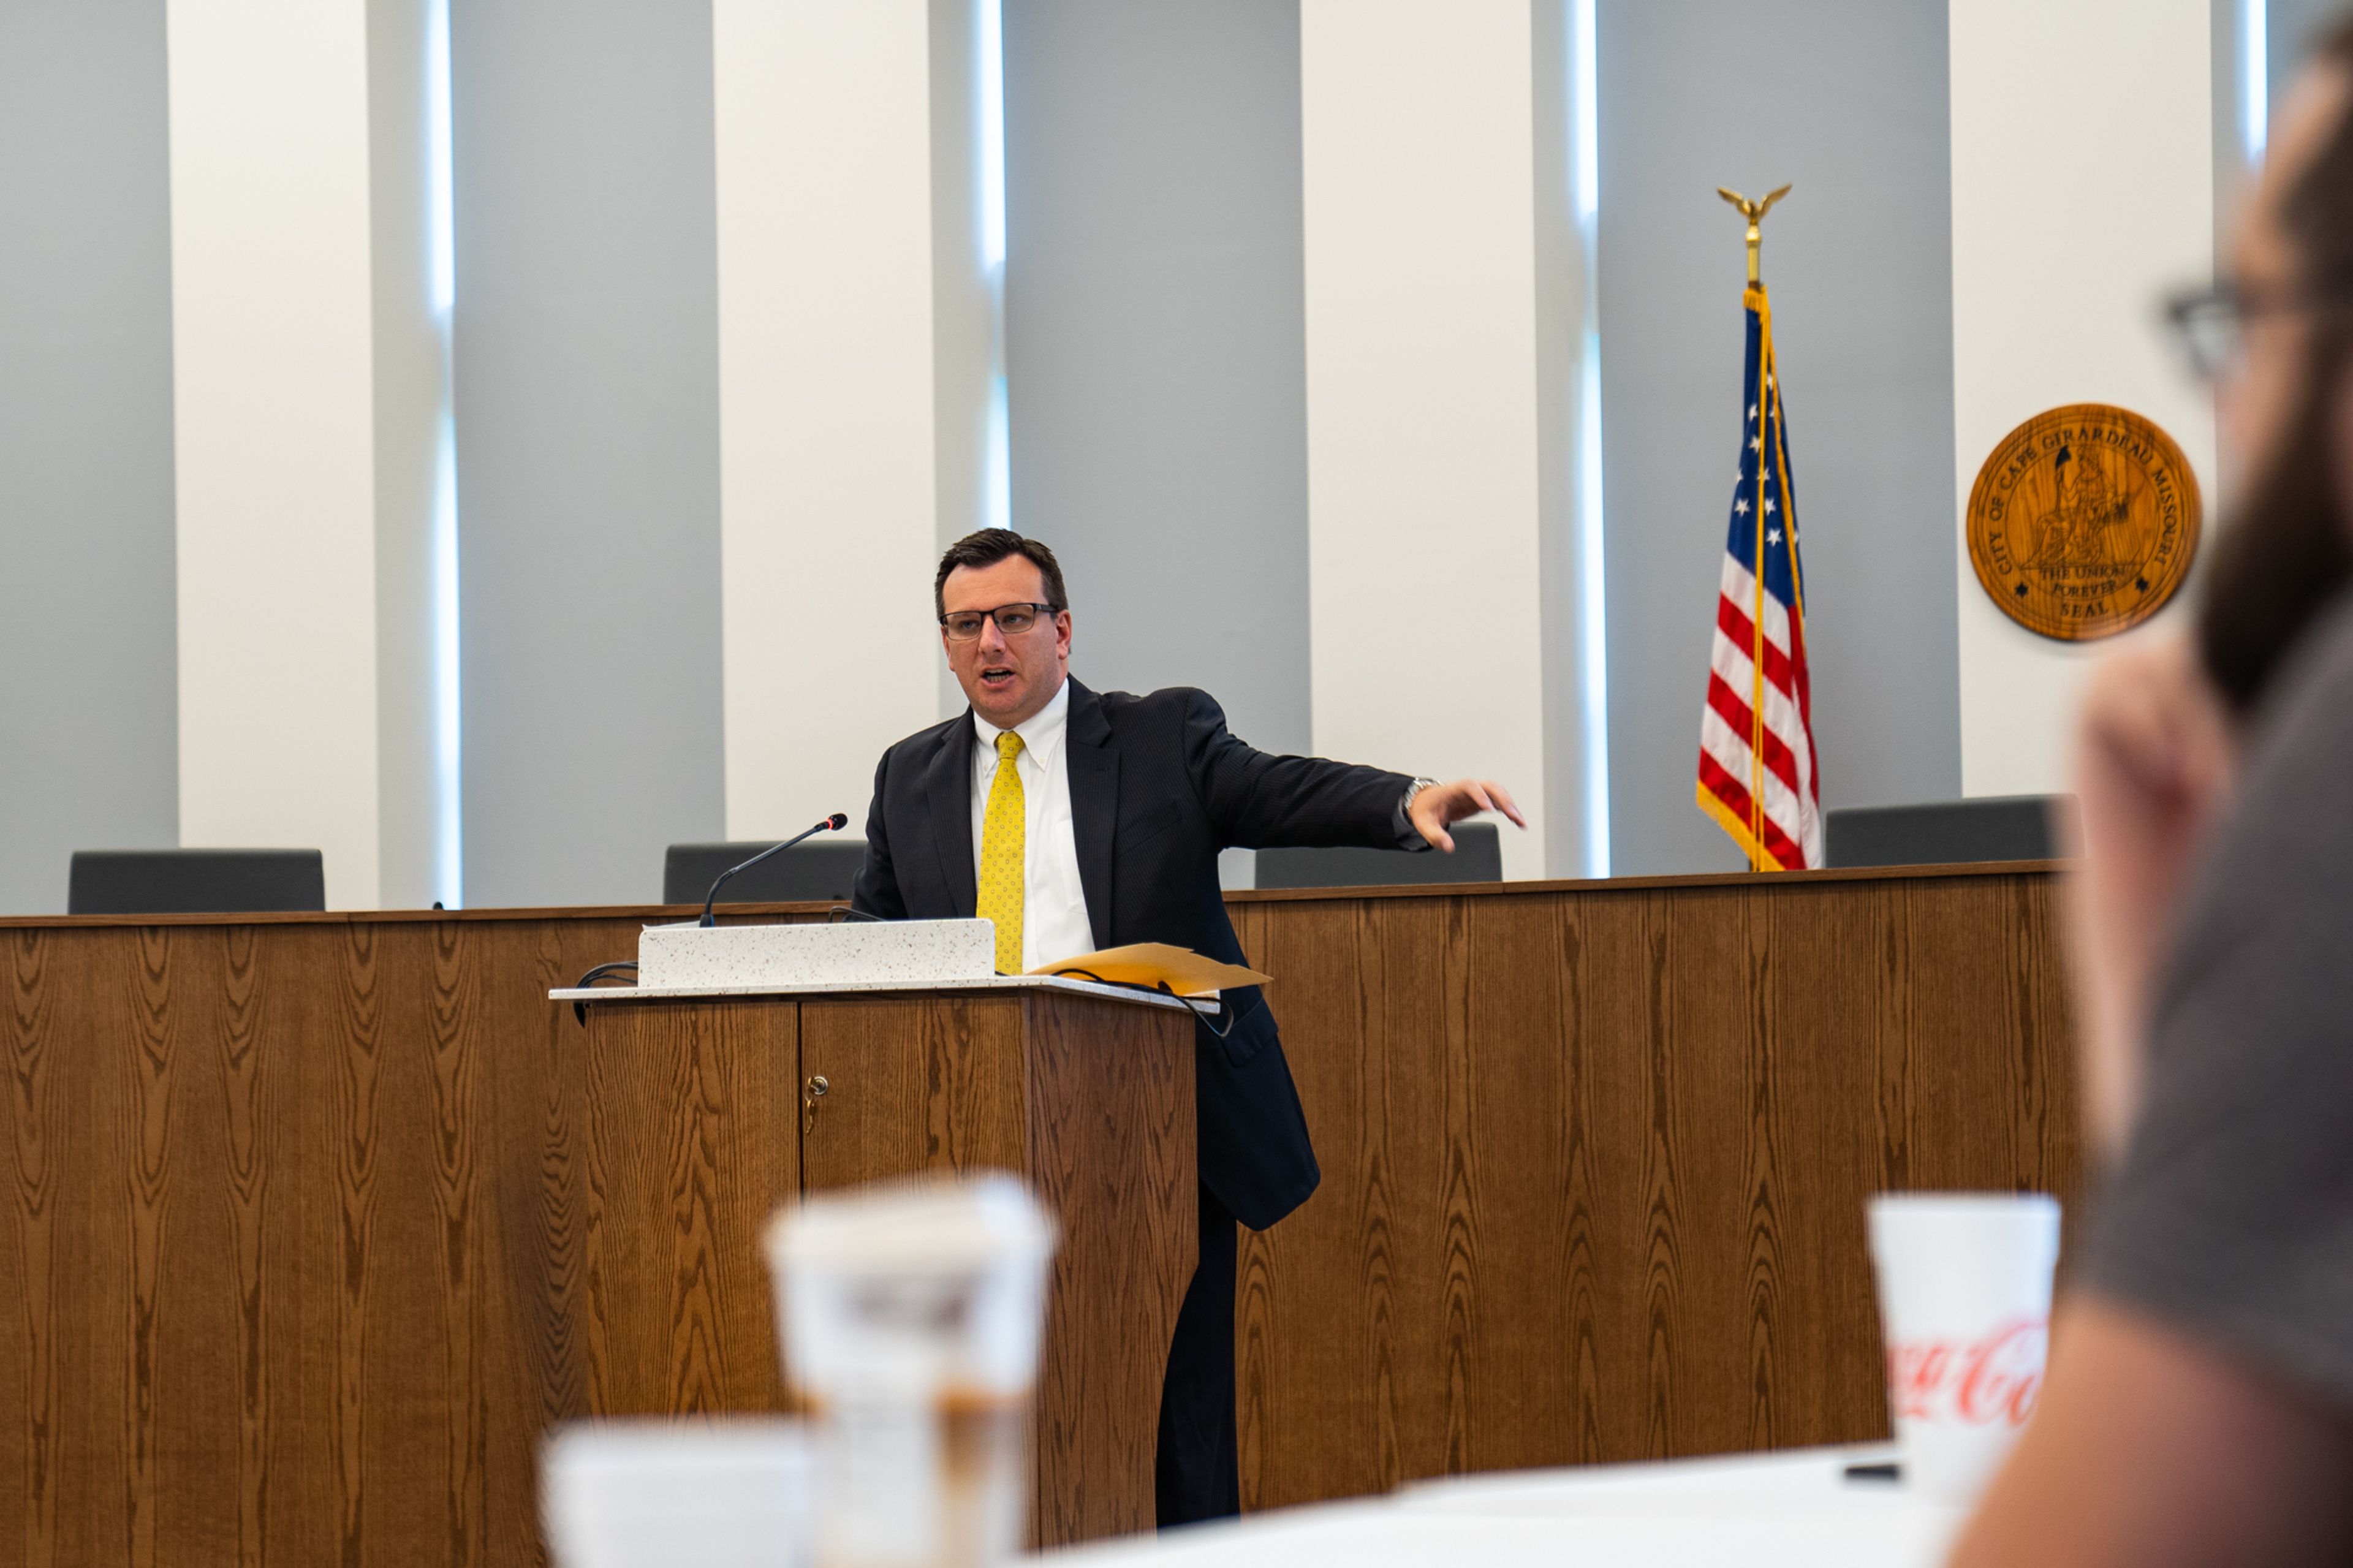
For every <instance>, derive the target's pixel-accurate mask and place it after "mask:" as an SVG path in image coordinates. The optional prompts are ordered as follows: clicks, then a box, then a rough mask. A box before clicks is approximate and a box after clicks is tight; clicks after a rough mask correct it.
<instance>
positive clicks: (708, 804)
mask: <svg viewBox="0 0 2353 1568" xmlns="http://www.w3.org/2000/svg"><path fill="white" fill-rule="evenodd" d="M451 9H452V11H453V13H454V15H453V17H452V29H453V30H452V36H451V40H450V45H451V48H450V53H451V60H452V68H453V71H454V76H455V83H454V94H455V96H454V109H453V113H454V118H455V132H454V133H455V142H454V154H455V159H456V164H457V247H458V251H457V266H458V271H457V321H456V329H455V346H454V349H453V354H454V358H455V361H456V380H455V391H454V393H453V397H454V401H455V406H456V412H457V422H458V531H459V594H460V596H461V599H462V605H463V609H462V614H461V616H460V636H461V638H462V647H461V651H460V658H461V659H462V661H463V664H464V668H465V676H464V683H463V685H464V689H463V697H462V700H463V703H464V745H465V778H466V784H465V843H466V895H465V896H466V901H467V902H468V903H470V904H474V905H496V904H507V905H529V904H543V903H544V904H559V903H603V902H612V901H619V900H652V899H655V898H658V897H659V894H660V891H661V863H662V849H663V847H664V846H665V845H667V844H669V843H670V842H672V841H674V840H690V839H705V840H707V839H716V838H719V837H723V803H722V791H723V757H722V750H721V748H722V731H721V722H722V721H721V702H720V678H721V666H720V626H719V348H718V254H717V233H716V225H717V216H716V211H717V209H716V205H715V202H716V198H715V195H714V188H715V187H714V180H715V175H714V173H713V163H712V159H713V153H712V85H711V8H710V5H708V4H707V0H703V3H691V0H500V3H499V4H497V5H466V4H459V5H454V6H453V7H452V8H451Z"/></svg>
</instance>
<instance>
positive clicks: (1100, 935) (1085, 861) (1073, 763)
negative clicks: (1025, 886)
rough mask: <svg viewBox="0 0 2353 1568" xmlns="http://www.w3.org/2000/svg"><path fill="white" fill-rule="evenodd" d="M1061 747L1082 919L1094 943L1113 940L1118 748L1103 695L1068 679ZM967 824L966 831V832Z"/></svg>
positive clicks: (1117, 818)
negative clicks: (1083, 905)
mask: <svg viewBox="0 0 2353 1568" xmlns="http://www.w3.org/2000/svg"><path fill="white" fill-rule="evenodd" d="M1062 750H1063V753H1064V755H1065V756H1066V757H1067V758H1068V760H1069V765H1070V775H1071V837H1073V838H1075V839H1076V840H1077V841H1078V851H1079V889H1080V890H1081V891H1082V892H1083V893H1085V894H1086V896H1087V924H1088V926H1089V927H1090V928H1091V929H1092V931H1093V933H1094V939H1095V946H1097V947H1098V948H1103V947H1109V946H1111V945H1112V925H1111V895H1112V881H1111V876H1112V868H1111V847H1112V837H1113V831H1114V830H1115V829H1116V828H1117V827H1118V826H1119V750H1118V748H1117V747H1116V746H1115V745H1113V740H1112V731H1111V721H1109V720H1108V719H1105V718H1104V717H1103V699H1101V698H1099V697H1097V696H1096V695H1095V694H1094V693H1093V692H1092V691H1089V690H1088V689H1086V688H1085V687H1083V686H1082V685H1080V684H1079V683H1078V682H1077V681H1075V680H1073V681H1071V717H1070V728H1069V730H1068V731H1066V733H1065V735H1064V738H1063V742H1062ZM970 831H971V830H970V828H969V827H967V828H966V829H965V832H966V833H967V835H969V833H970Z"/></svg>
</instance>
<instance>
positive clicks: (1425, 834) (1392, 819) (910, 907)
mask: <svg viewBox="0 0 2353 1568" xmlns="http://www.w3.org/2000/svg"><path fill="white" fill-rule="evenodd" d="M933 598H934V607H935V608H936V609H937V610H938V612H939V619H940V634H941V640H942V643H943V645H944V647H945V648H946V650H947V658H948V664H949V667H950V668H952V669H954V670H955V677H956V680H957V681H958V683H959V684H961V685H962V686H963V688H964V692H965V697H966V698H967V699H969V700H970V701H971V703H972V708H971V710H970V711H969V712H967V713H965V714H963V715H961V716H959V717H957V718H955V719H952V720H950V721H947V722H946V723H944V724H935V725H934V726H933V727H932V728H930V729H928V730H924V731H920V732H919V733H917V734H913V735H911V736H909V737H908V738H907V739H905V740H903V741H902V742H899V743H898V744H897V745H895V746H892V748H891V749H890V750H889V751H888V752H884V753H883V756H882V763H881V767H879V768H877V769H876V770H875V773H874V801H873V805H872V806H871V808H870V810H869V812H868V815H867V819H866V863H865V865H864V866H863V867H862V868H860V871H859V874H858V884H857V892H856V896H855V902H856V905H857V907H858V909H860V910H862V911H864V912H866V913H868V914H871V915H877V916H880V917H881V918H883V919H885V920H940V919H958V918H969V917H971V916H973V915H975V914H979V915H983V916H987V918H989V919H991V920H994V921H996V922H997V968H998V969H999V970H1000V971H1003V972H1005V973H1024V972H1026V971H1028V970H1030V969H1034V968H1037V967H1039V965H1041V964H1045V963H1052V962H1054V961H1055V960H1057V959H1061V958H1071V957H1075V956H1076V955H1078V954H1079V953H1082V952H1090V951H1092V950H1094V949H1097V948H1106V947H1115V946H1119V945H1122V944H1124V943H1127V942H1172V943H1174V944H1176V946H1179V947H1189V948H1191V949H1193V950H1194V951H1195V952H1202V953H1206V954H1208V956H1209V957H1212V958H1217V959H1222V960H1224V961H1226V962H1228V963H1243V962H1245V959H1244V957H1243V953H1242V950H1241V944H1240V942H1237V941H1236V940H1235V939H1234V931H1233V927H1232V925H1231V924H1230V923H1229V922H1228V921H1227V919H1226V907H1225V900H1224V898H1223V897H1222V896H1221V894H1220V892H1219V885H1218V852H1219V850H1220V849H1223V848H1226V847H1229V846H1234V847H1249V848H1258V847H1275V846H1284V845H1361V846H1368V847H1375V848H1391V849H1397V848H1411V849H1426V848H1429V847H1437V848H1440V849H1444V850H1450V851H1451V849H1452V848H1453V847H1454V840H1453V837H1452V836H1451V835H1450V834H1449V833H1448V832H1447V831H1446V830H1447V827H1448V825H1449V824H1451V823H1454V822H1458V821H1461V819H1463V818H1464V817H1468V816H1476V815H1478V814H1479V813H1480V812H1482V811H1488V810H1493V811H1500V812H1502V813H1503V814H1504V816H1508V817H1510V818H1511V819H1512V820H1513V821H1514V822H1516V823H1520V825H1521V826H1526V824H1525V822H1523V821H1522V819H1521V816H1520V814H1519V811H1518V809H1517V808H1516V807H1515V806H1514V805H1513V803H1512V799H1511V796H1510V795H1506V794H1505V793H1504V790H1503V789H1502V788H1501V787H1499V786H1498V785H1496V784H1493V783H1490V782H1487V781H1483V780H1475V779H1463V780H1460V781H1457V782H1456V783H1453V784H1440V783H1438V782H1437V781H1435V780H1432V779H1414V778H1409V777H1407V776H1406V775H1405V774H1402V773H1385V772H1383V771H1381V770H1380V769H1377V768H1366V767H1356V766H1352V765H1350V764H1348V763H1333V762H1325V761H1324V760H1322V759H1320V758H1315V757H1286V756H1273V755H1270V754H1269V753H1267V752H1258V751H1253V750H1252V749H1250V747H1249V746H1248V745H1245V744H1244V743H1243V742H1240V741H1239V740H1236V739H1235V738H1234V737H1233V736H1232V735H1231V734H1230V733H1229V732H1228V731H1227V730H1226V719H1225V714H1224V713H1223V712H1222V711H1220V710H1219V707H1218V704H1217V703H1216V702H1215V701H1214V700H1212V699H1210V698H1209V697H1208V694H1206V693H1204V692H1200V691H1195V690H1190V689H1184V688H1176V689H1169V690H1166V691H1155V692H1153V693H1152V694H1151V695H1149V696H1146V697H1133V696H1130V695H1128V694H1127V693H1125V692H1120V691H1112V692H1102V693H1097V692H1094V691H1090V690H1089V689H1086V688H1085V687H1084V686H1082V685H1080V684H1079V682H1077V681H1076V680H1072V679H1070V678H1069V668H1070V661H1071V615H1070V604H1069V599H1068V596H1067V595H1065V593H1064V591H1063V587H1062V573H1061V568H1060V566H1059V565H1057V564H1056V563H1055V561H1054V553H1053V552H1052V551H1050V550H1049V549H1047V548H1046V547H1045V546H1044V545H1042V544H1039V543H1038V542H1036V541H1035V540H1029V539H1024V538H1022V537H1021V536H1020V535H1019V534H1018V533H1014V532H1011V531H1008V530H1005V529H984V530H983V531H980V532H978V533H975V534H972V535H969V536H968V537H966V538H965V539H962V540H959V541H957V542H956V543H955V545H953V546H951V547H950V548H949V550H948V552H947V553H946V555H945V556H944V557H943V558H942V559H941V561H940V569H939V575H938V576H937V578H936V579H935V580H934V585H933ZM1224 1002H1225V1007H1226V1010H1227V1016H1228V1017H1229V1019H1230V1026H1229V1028H1228V1030H1227V1033H1226V1034H1225V1035H1224V1036H1223V1037H1219V1035H1217V1034H1216V1033H1215V1032H1214V1031H1212V1030H1211V1029H1209V1028H1208V1026H1206V1025H1203V1026H1200V1027H1199V1028H1198V1031H1197V1034H1196V1038H1195V1052H1194V1074H1193V1082H1194V1091H1195V1097H1196V1107H1197V1114H1198V1150H1199V1160H1200V1194H1199V1201H1200V1220H1201V1226H1200V1242H1201V1256H1200V1262H1199V1265H1198V1268H1196V1269H1195V1271H1194V1275H1193V1280H1192V1283H1191V1285H1190V1286H1189V1288H1188V1289H1187V1290H1186V1293H1185V1301H1184V1305H1183V1306H1182V1308H1181V1309H1180V1310H1179V1311H1178V1313H1177V1320H1176V1337H1175V1340H1174V1342H1173V1343H1172V1344H1171V1345H1170V1347H1169V1352H1168V1372H1167V1378H1166V1383H1165V1384H1164V1385H1163V1388H1162V1392H1161V1405H1160V1451H1159V1462H1158V1469H1157V1475H1156V1480H1157V1488H1158V1492H1159V1516H1160V1522H1161V1523H1162V1524H1163V1525H1169V1524H1181V1523H1187V1522H1190V1521H1195V1520H1201V1519H1213V1518H1219V1517H1221V1516H1224V1515H1228V1514H1233V1513H1238V1512H1240V1482H1239V1478H1238V1469H1237V1462H1236V1455H1235V1438H1234V1254H1235V1232H1234V1224H1235V1222H1236V1221H1237V1220H1239V1221H1240V1223H1242V1224H1243V1225H1246V1226H1250V1228H1251V1229H1253V1230H1263V1229H1265V1228H1266V1227H1267V1226H1271V1225H1272V1224H1273V1223H1274V1222H1275V1221H1277V1220H1279V1219H1281V1218H1282V1216H1283V1215H1287V1214H1289V1213H1290V1212H1291V1211H1292V1210H1293V1209H1294V1208H1297V1207H1298V1206H1299V1205H1301V1204H1302V1203H1303V1202H1305V1201H1306V1198H1307V1195H1308V1194H1310V1193H1312V1192H1314V1190H1315V1184H1316V1182H1317V1181H1318V1179H1319V1173H1318V1172H1317V1170H1316V1166H1315V1152H1314V1149H1313V1148H1312V1147H1310V1146H1309V1143H1308V1138H1307V1122H1306V1119H1305V1117H1304V1116H1303V1114H1302V1112H1301V1110H1300V1106H1299V1094H1298V1091H1297V1090H1296V1089H1293V1086H1292V1081H1291V1069H1290V1068H1289V1067H1288V1066H1286V1065H1285V1064H1284V1062H1283V1059H1282V1041H1281V1039H1280V1038H1278V1037H1277V1035H1276V1033H1275V1025H1274V1016H1273V1014H1272V1013H1271V1012H1270V1011H1269V1010H1268V1008H1267V1005H1266V1004H1265V1002H1264V1001H1263V1000H1262V999H1261V995H1260V993H1259V990H1258V988H1257V987H1255V986H1251V987H1248V988H1245V989H1240V990H1235V991H1229V992H1227V993H1226V994H1225V996H1224Z"/></svg>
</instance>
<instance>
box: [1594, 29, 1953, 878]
mask: <svg viewBox="0 0 2353 1568" xmlns="http://www.w3.org/2000/svg"><path fill="white" fill-rule="evenodd" d="M1600 5H1601V10H1600V16H1599V30H1600V37H1599V50H1600V88H1601V102H1600V134H1601V218H1600V227H1601V238H1600V251H1601V255H1600V274H1599V287H1600V309H1601V344H1602V347H1601V353H1602V445H1603V454H1604V473H1603V484H1604V487H1605V496H1604V510H1605V513H1606V517H1607V522H1606V538H1607V548H1608V554H1609V566H1608V572H1609V800H1610V810H1611V816H1612V823H1611V833H1610V850H1611V868H1612V870H1613V871H1615V872H1617V873H1618V874H1620V875H1640V874H1645V873H1656V872H1674V871H1702V870H1724V869H1737V868H1740V867H1741V866H1742V865H1743V864H1744V861H1743V859H1742V857H1741V856H1740V854H1739V852H1738V851H1737V850H1736V849H1735V848H1734V847H1733V846H1732V843H1731V841H1730V840H1729V839H1728V838H1726V837H1725V835H1724V834H1723V832H1722V831H1721V830H1720V829H1718V828H1717V827H1716V826H1715V825H1714V824H1713V823H1711V822H1710V821H1708V819H1707V818H1705V817H1704V816H1701V815H1700V813H1699V812H1698V810H1697V809H1696V808H1695V807H1694V805H1693V804H1692V786H1693V779H1694V772H1695V769H1696V763H1697V759H1698V754H1699V720H1700V704H1701V700H1702V698H1703V697H1704V693H1705V689H1706V685H1705V682H1706V675H1707V653H1708V641H1709V637H1710V632H1711V628H1712V626H1714V619H1715V596H1716V581H1717V575H1718V571H1719V568H1720V567H1721V565H1722V562H1723V553H1724V538H1725V527H1726V524H1727V521H1728V512H1727V509H1728V508H1729V506H1730V505H1731V500H1732V475H1733V472H1734V468H1735V461H1734V460H1735V458H1736V455H1737V454H1736V447H1737V443H1738V440H1739V437H1740V428H1741V413H1742V410H1741V406H1740V376H1741V310H1740V290H1741V285H1742V280H1743V276H1744V273H1743V265H1744V264H1743V260H1742V255H1743V251H1742V247H1741V233H1742V226H1741V223H1740V219H1739V217H1738V216H1737V215H1736V214H1735V213H1734V212H1733V211H1732V210H1731V209H1730V208H1729V207H1727V206H1725V205H1724V204H1723V203H1722V202H1720V201H1718V200H1717V199H1716V196H1715V187H1716V186H1717V185H1719V184H1723V185H1730V186H1731V187H1733V188H1734V189H1736V190H1739V191H1744V192H1746V194H1748V195H1752V196H1753V195H1760V194H1762V193H1763V192H1764V191H1767V190H1769V189H1770V188H1772V187H1773V186H1775V185H1778V184H1784V183H1788V182H1794V183H1795V184H1796V186H1797V188H1796V190H1795V191H1794V192H1793V193H1792V194H1791V195H1790V196H1789V197H1788V200H1787V201H1786V202H1785V203H1784V204H1783V205H1781V206H1780V207H1779V208H1778V209H1777V210H1776V211H1775V212H1774V214H1773V215H1772V216H1770V217H1769V218H1767V220H1766V225H1765V281H1766V283H1767V286H1768V287H1769V288H1770V289H1771V290H1772V295H1773V307H1774V330H1775V342H1776V344H1777V346H1778V350H1779V353H1780V360H1781V368H1782V372H1783V391H1784V395H1785V396H1786V398H1787V400H1788V418H1789V432H1790V441H1791V453H1790V458H1791V466H1792V468H1794V470H1795V475H1794V477H1795V480H1796V490H1797V498H1798V508H1799V526H1800V527H1801V529H1802V530H1803V537H1804V554H1805V566H1806V571H1807V578H1806V592H1807V634H1808V637H1809V647H1810V653H1811V658H1812V668H1813V691H1814V713H1815V737H1816V741H1817V742H1818V744H1819V746H1820V753H1821V780H1822V804H1823V805H1824V806H1825V807H1835V806H1840V805H1876V804H1881V803H1885V802H1896V801H1914V800H1929V799H1937V798H1949V797H1952V796H1956V795H1958V794H1959V793H1960V721H1959V668H1958V662H1957V661H1958V651H1957V625H1956V622H1957V605H1956V602H1955V592H1956V589H1955V578H1954V572H1955V565H1954V543H1953V527H1954V523H1953V494H1954V491H1953V383H1952V371H1953V356H1952V266H1951V254H1950V252H1951V247H1950V233H1951V149H1950V130H1949V120H1950V116H1949V109H1948V103H1949V96H1950V95H1949V90H1948V87H1947V47H1946V0H1900V3H1896V0H1677V3H1676V4H1674V5H1657V4H1645V3H1642V0H1600Z"/></svg>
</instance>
